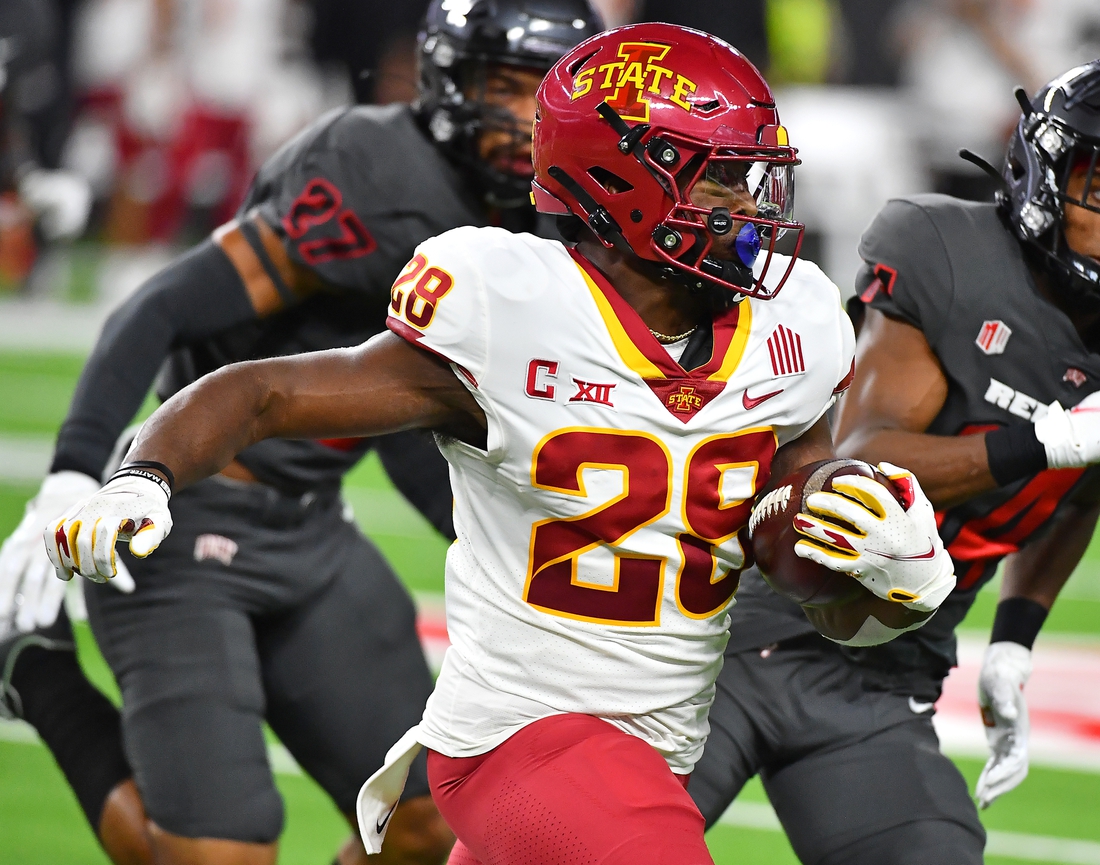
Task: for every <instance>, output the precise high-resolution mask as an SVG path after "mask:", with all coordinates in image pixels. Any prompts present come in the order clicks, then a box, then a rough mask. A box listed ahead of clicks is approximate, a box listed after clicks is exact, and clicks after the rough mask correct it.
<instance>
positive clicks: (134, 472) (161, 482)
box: [107, 464, 172, 501]
mask: <svg viewBox="0 0 1100 865" xmlns="http://www.w3.org/2000/svg"><path fill="white" fill-rule="evenodd" d="M158 465H159V464H158ZM118 478H145V480H147V481H152V482H153V483H155V484H156V485H157V486H158V487H160V488H161V490H162V491H163V492H164V495H165V496H166V497H167V498H168V500H169V501H171V500H172V485H171V484H170V483H168V481H166V480H165V479H164V478H162V477H161V476H160V475H158V474H157V473H156V472H153V471H150V470H149V469H146V468H139V467H138V466H136V465H134V464H131V465H126V466H123V467H122V468H120V469H119V470H118V471H117V472H115V473H114V474H113V475H111V481H113V480H117V479H118ZM111 481H108V482H107V483H110V482H111Z"/></svg>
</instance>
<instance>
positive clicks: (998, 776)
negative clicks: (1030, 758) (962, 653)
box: [974, 641, 1031, 808]
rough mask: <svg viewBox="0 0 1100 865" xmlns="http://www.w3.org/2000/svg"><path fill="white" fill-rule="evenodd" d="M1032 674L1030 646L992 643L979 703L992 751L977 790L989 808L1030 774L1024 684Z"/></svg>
mask: <svg viewBox="0 0 1100 865" xmlns="http://www.w3.org/2000/svg"><path fill="white" fill-rule="evenodd" d="M1030 676H1031V649H1028V648H1026V647H1025V646H1021V645H1020V644H1019V643H1012V642H1009V641H1004V642H999V643H990V644H989V647H988V648H987V649H986V650H985V660H984V661H982V672H981V675H980V676H979V677H978V705H979V706H980V707H981V710H982V723H984V724H985V738H986V741H988V742H989V750H990V751H991V752H992V754H991V755H990V757H989V760H988V761H987V762H986V764H985V768H984V769H982V774H981V777H980V778H978V785H977V787H976V788H975V790H974V793H975V795H976V796H977V797H978V804H979V805H980V806H981V807H982V808H988V807H989V806H990V804H991V803H992V802H993V800H994V799H996V798H997V797H998V796H1000V795H1002V794H1003V793H1007V792H1008V791H1009V790H1011V789H1013V788H1014V787H1016V786H1017V785H1018V784H1019V783H1020V782H1021V781H1023V780H1024V778H1026V777H1027V737H1028V732H1029V730H1030V729H1031V725H1030V723H1029V721H1028V716H1027V701H1026V700H1025V699H1024V685H1026V684H1027V680H1028V678H1029V677H1030Z"/></svg>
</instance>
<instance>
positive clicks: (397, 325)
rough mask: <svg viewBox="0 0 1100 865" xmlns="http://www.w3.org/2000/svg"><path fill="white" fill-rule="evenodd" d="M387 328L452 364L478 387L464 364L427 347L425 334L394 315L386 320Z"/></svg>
mask: <svg viewBox="0 0 1100 865" xmlns="http://www.w3.org/2000/svg"><path fill="white" fill-rule="evenodd" d="M386 327H388V328H389V329H390V330H391V331H393V332H394V333H395V334H397V335H398V336H399V337H401V338H402V339H403V340H405V341H406V342H410V343H412V344H413V345H415V346H416V347H417V348H419V349H422V350H423V351H426V352H428V353H429V354H434V355H435V356H436V357H438V358H439V359H440V360H441V361H443V362H444V363H447V364H450V365H451V366H453V367H454V368H455V369H457V370H458V371H459V372H460V373H461V374H462V377H463V378H464V379H466V381H468V382H469V383H470V384H472V385H473V386H474V387H477V386H478V383H477V379H476V378H474V377H473V375H472V374H471V373H470V371H469V370H468V369H466V367H464V366H462V364H460V363H455V362H454V361H453V360H451V359H450V358H449V357H447V355H445V354H443V353H442V352H440V351H436V349H434V348H432V347H431V346H430V345H425V344H424V342H423V338H424V334H422V333H421V332H420V331H419V330H417V329H416V328H415V327H410V326H409V325H407V324H405V322H403V321H402V320H401V319H399V318H394V317H393V316H392V315H391V316H390V317H389V318H387V319H386Z"/></svg>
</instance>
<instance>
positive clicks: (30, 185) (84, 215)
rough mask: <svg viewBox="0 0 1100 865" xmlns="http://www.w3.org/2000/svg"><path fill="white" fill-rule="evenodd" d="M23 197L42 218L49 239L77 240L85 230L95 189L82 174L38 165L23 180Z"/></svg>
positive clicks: (41, 225)
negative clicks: (38, 166) (52, 169)
mask: <svg viewBox="0 0 1100 865" xmlns="http://www.w3.org/2000/svg"><path fill="white" fill-rule="evenodd" d="M19 197H20V198H21V199H23V203H24V204H26V205H27V207H29V208H30V209H31V210H33V211H34V213H35V215H36V216H37V217H38V222H39V226H40V227H41V229H42V234H43V235H45V237H46V239H47V240H74V239H75V238H77V237H79V236H80V235H81V234H83V233H84V227H85V226H86V225H87V224H88V214H89V212H91V209H92V188H91V186H89V185H88V181H87V180H85V179H84V178H83V177H81V176H80V175H79V174H75V173H74V172H72V171H64V170H61V169H57V170H54V171H50V170H47V169H45V168H35V169H33V170H31V171H28V172H27V173H26V174H24V175H23V177H22V178H21V179H20V181H19Z"/></svg>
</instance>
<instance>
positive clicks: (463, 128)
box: [417, 0, 603, 207]
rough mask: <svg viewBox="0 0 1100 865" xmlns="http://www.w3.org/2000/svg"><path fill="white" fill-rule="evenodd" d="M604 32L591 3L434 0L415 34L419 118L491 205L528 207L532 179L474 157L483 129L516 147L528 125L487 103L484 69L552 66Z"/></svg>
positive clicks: (569, 0)
mask: <svg viewBox="0 0 1100 865" xmlns="http://www.w3.org/2000/svg"><path fill="white" fill-rule="evenodd" d="M602 29H603V22H602V21H601V19H600V17H599V15H598V14H597V13H596V12H595V10H594V9H593V8H592V7H591V5H589V3H588V0H432V2H431V4H430V5H429V7H428V12H427V14H426V16H425V18H424V24H423V27H422V28H421V32H420V34H419V36H418V39H417V43H418V46H419V51H418V55H419V66H420V98H419V101H418V103H417V109H418V113H419V116H420V118H421V121H422V123H423V124H424V126H425V128H426V129H427V130H428V133H429V134H430V135H431V137H432V138H433V139H434V140H435V142H436V143H437V145H439V146H440V147H441V148H443V149H444V151H445V152H447V153H448V154H449V155H450V156H451V157H452V158H453V159H455V160H456V161H457V162H459V164H461V165H462V166H463V167H464V168H466V169H467V170H469V171H471V172H472V173H473V174H474V176H475V179H476V181H477V182H478V184H479V185H480V186H481V187H482V192H483V194H484V196H485V198H486V200H487V201H488V202H489V203H491V204H494V205H496V206H502V207H515V206H518V205H523V204H527V203H528V200H529V195H530V192H531V176H530V175H528V176H524V177H520V176H517V175H514V174H509V173H506V172H503V171H500V170H499V169H496V168H494V167H492V166H491V165H488V164H486V163H485V162H484V161H483V160H481V159H479V158H478V153H477V139H478V135H479V134H480V133H481V131H482V130H485V129H489V128H493V129H503V130H506V131H507V132H509V133H510V134H511V135H512V136H514V140H515V141H516V142H517V149H519V146H520V143H521V142H525V141H526V140H529V139H530V136H531V130H530V128H528V127H527V125H526V124H525V123H521V122H520V121H519V120H518V119H517V118H516V117H514V116H513V115H512V114H511V113H510V112H508V111H505V110H502V109H500V108H498V107H495V106H492V105H489V104H487V103H486V101H485V98H484V94H485V80H486V74H487V70H488V68H489V66H491V65H495V64H503V65H507V66H523V67H528V68H533V69H541V70H544V71H549V70H550V67H551V66H553V65H554V63H555V62H557V60H558V58H560V57H561V56H562V55H563V54H565V53H567V52H568V51H569V50H570V49H571V48H573V46H575V45H577V44H578V43H580V42H582V41H584V40H585V39H587V38H588V37H589V36H594V35H595V34H596V33H598V32H600V30H602Z"/></svg>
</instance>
